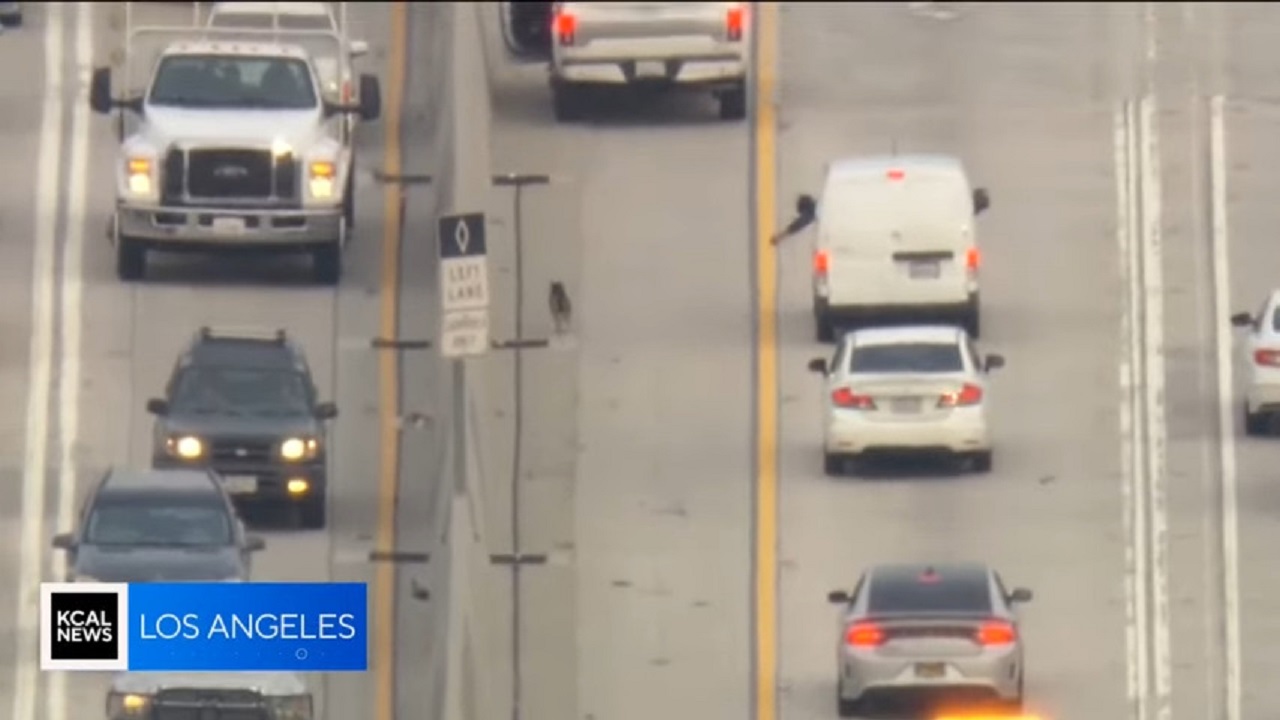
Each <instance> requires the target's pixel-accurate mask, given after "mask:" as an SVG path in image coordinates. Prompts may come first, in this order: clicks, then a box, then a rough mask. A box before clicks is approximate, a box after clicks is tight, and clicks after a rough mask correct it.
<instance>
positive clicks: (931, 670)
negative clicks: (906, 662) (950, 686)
mask: <svg viewBox="0 0 1280 720" xmlns="http://www.w3.org/2000/svg"><path fill="white" fill-rule="evenodd" d="M946 675H947V666H946V665H945V664H944V663H940V662H931V663H916V677H918V678H924V679H926V680H937V679H938V678H942V677H946Z"/></svg>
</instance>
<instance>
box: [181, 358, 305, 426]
mask: <svg viewBox="0 0 1280 720" xmlns="http://www.w3.org/2000/svg"><path fill="white" fill-rule="evenodd" d="M169 404H170V406H171V407H172V408H173V409H174V410H176V411H177V412H180V413H194V414H197V415H240V414H248V415H278V416H286V415H287V416H295V415H308V414H310V408H311V393H310V392H309V390H308V384H307V379H306V376H305V375H303V374H302V373H300V372H296V371H294V370H274V369H263V368H229V367H190V368H187V369H186V370H183V371H182V372H181V374H180V375H179V376H178V378H177V382H176V383H175V384H174V389H173V397H172V398H171V400H170V402H169Z"/></svg>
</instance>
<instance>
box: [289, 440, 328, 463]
mask: <svg viewBox="0 0 1280 720" xmlns="http://www.w3.org/2000/svg"><path fill="white" fill-rule="evenodd" d="M319 449H320V443H319V442H317V441H316V439H315V438H289V439H287V440H285V441H284V442H282V443H280V457H282V458H284V459H285V460H295V461H296V460H310V459H311V458H313V457H315V456H316V451H317V450H319Z"/></svg>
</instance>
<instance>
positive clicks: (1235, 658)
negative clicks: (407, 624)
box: [1209, 95, 1241, 720]
mask: <svg viewBox="0 0 1280 720" xmlns="http://www.w3.org/2000/svg"><path fill="white" fill-rule="evenodd" d="M1225 104H1226V102H1225V99H1224V98H1223V97H1222V96H1221V95H1217V96H1214V97H1213V98H1211V99H1210V101H1209V184H1210V187H1209V191H1210V217H1211V221H1212V227H1213V301H1214V302H1213V309H1214V335H1215V336H1216V345H1217V364H1218V434H1219V436H1220V437H1221V439H1222V442H1221V443H1220V445H1219V448H1218V457H1219V463H1220V465H1219V468H1218V469H1219V478H1220V481H1221V483H1222V570H1223V605H1224V607H1223V609H1222V616H1223V621H1224V622H1225V624H1226V627H1225V628H1224V631H1225V632H1224V634H1225V635H1226V645H1227V647H1226V649H1225V650H1226V652H1225V657H1224V661H1225V667H1224V668H1223V674H1224V676H1225V677H1224V678H1223V679H1224V688H1223V689H1224V691H1225V694H1226V708H1225V709H1226V715H1225V716H1224V720H1240V717H1241V715H1240V549H1239V538H1240V534H1239V518H1238V517H1237V514H1236V513H1237V511H1238V505H1237V503H1238V500H1237V493H1238V488H1237V485H1236V427H1235V419H1234V418H1235V410H1234V397H1235V388H1234V379H1233V377H1232V373H1233V371H1234V367H1233V365H1232V363H1233V362H1234V358H1233V356H1232V352H1231V349H1232V337H1231V328H1230V327H1229V326H1228V325H1227V318H1228V317H1229V316H1230V314H1231V307H1230V302H1231V298H1230V296H1229V289H1230V287H1231V284H1230V273H1229V271H1230V267H1229V266H1228V262H1229V260H1230V255H1229V254H1228V251H1227V249H1228V247H1229V246H1228V243H1227V237H1228V235H1227V227H1228V225H1227V127H1226V121H1225Z"/></svg>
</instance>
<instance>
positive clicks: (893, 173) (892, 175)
mask: <svg viewBox="0 0 1280 720" xmlns="http://www.w3.org/2000/svg"><path fill="white" fill-rule="evenodd" d="M906 176H907V174H906V173H905V172H903V171H901V170H890V171H889V172H887V173H885V177H887V178H889V179H890V180H901V179H903V178H905V177H906Z"/></svg>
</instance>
